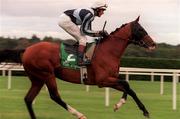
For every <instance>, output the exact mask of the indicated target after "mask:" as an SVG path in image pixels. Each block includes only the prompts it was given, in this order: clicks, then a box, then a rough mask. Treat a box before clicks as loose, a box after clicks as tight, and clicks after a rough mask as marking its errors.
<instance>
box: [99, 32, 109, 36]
mask: <svg viewBox="0 0 180 119" xmlns="http://www.w3.org/2000/svg"><path fill="white" fill-rule="evenodd" d="M99 35H100V36H101V37H107V36H108V35H109V33H108V32H107V31H106V30H102V31H99Z"/></svg>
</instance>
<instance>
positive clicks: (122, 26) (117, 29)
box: [109, 23, 127, 35]
mask: <svg viewBox="0 0 180 119" xmlns="http://www.w3.org/2000/svg"><path fill="white" fill-rule="evenodd" d="M126 25H127V23H125V24H122V25H121V26H120V27H119V28H116V30H115V31H112V32H111V33H110V34H109V35H113V34H114V33H116V32H117V31H119V30H120V29H122V28H124V27H125V26H126Z"/></svg>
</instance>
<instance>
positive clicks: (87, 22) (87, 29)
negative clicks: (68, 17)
mask: <svg viewBox="0 0 180 119" xmlns="http://www.w3.org/2000/svg"><path fill="white" fill-rule="evenodd" d="M93 20H94V17H93V15H92V14H90V13H89V14H87V15H86V17H85V19H84V21H83V23H82V25H81V27H80V29H81V32H82V33H84V34H86V35H88V36H91V37H100V34H99V31H93V30H92V29H91V22H92V21H93Z"/></svg>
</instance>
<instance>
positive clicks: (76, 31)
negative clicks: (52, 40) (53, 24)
mask: <svg viewBox="0 0 180 119" xmlns="http://www.w3.org/2000/svg"><path fill="white" fill-rule="evenodd" d="M58 25H59V26H60V27H61V28H62V29H64V30H65V31H66V32H67V33H69V34H70V35H71V36H73V37H74V38H75V39H76V40H77V41H79V44H80V45H83V46H86V41H87V38H86V36H85V35H84V34H82V33H81V31H80V28H79V27H78V26H77V25H76V24H74V23H73V22H72V21H71V19H70V17H69V16H67V15H66V14H62V15H61V16H60V20H59V23H58Z"/></svg>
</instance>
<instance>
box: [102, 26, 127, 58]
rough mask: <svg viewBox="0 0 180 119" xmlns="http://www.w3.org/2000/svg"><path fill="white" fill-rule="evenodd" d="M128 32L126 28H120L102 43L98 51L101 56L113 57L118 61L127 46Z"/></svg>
mask: <svg viewBox="0 0 180 119" xmlns="http://www.w3.org/2000/svg"><path fill="white" fill-rule="evenodd" d="M129 30H130V29H129V28H128V27H127V28H122V29H120V30H119V31H116V32H114V33H113V34H111V35H110V36H109V37H108V38H107V39H106V40H105V41H104V42H102V44H100V47H99V49H100V52H101V53H103V56H105V55H108V56H107V57H114V58H116V59H117V60H118V61H119V60H120V58H121V56H122V55H123V53H124V51H125V49H126V48H127V45H128V38H129V36H130V32H129Z"/></svg>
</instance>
